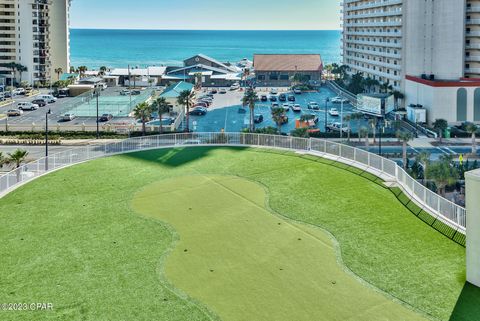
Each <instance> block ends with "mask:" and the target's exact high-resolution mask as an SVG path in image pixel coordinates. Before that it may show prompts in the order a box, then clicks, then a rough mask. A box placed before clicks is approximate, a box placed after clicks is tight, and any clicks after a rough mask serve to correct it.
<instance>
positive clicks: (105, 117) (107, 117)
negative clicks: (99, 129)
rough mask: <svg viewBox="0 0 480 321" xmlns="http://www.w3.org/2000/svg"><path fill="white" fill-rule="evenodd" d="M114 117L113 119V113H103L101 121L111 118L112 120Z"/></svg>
mask: <svg viewBox="0 0 480 321" xmlns="http://www.w3.org/2000/svg"><path fill="white" fill-rule="evenodd" d="M112 119H113V115H112V114H103V115H102V116H101V117H100V119H99V121H101V122H106V121H110V120H112Z"/></svg>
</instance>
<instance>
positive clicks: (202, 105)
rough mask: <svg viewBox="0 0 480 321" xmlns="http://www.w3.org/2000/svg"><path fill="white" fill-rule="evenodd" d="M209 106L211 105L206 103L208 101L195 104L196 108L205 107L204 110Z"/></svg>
mask: <svg viewBox="0 0 480 321" xmlns="http://www.w3.org/2000/svg"><path fill="white" fill-rule="evenodd" d="M208 106H210V103H208V102H206V101H203V100H201V101H199V102H197V103H196V104H195V107H204V108H207V107H208Z"/></svg>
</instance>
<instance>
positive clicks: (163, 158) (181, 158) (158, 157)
mask: <svg viewBox="0 0 480 321" xmlns="http://www.w3.org/2000/svg"><path fill="white" fill-rule="evenodd" d="M218 149H223V150H229V151H234V152H241V151H244V150H247V149H248V147H175V148H167V149H155V150H149V151H142V152H135V153H128V154H123V155H122V156H121V157H125V158H133V159H135V160H139V161H144V162H148V163H154V164H161V165H164V166H168V167H181V166H184V165H187V164H189V163H193V162H196V161H198V160H200V159H202V158H206V157H209V156H210V154H211V152H212V151H213V150H218Z"/></svg>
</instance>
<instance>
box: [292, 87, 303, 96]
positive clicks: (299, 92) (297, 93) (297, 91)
mask: <svg viewBox="0 0 480 321" xmlns="http://www.w3.org/2000/svg"><path fill="white" fill-rule="evenodd" d="M293 93H294V94H295V95H301V94H302V91H301V90H300V89H298V88H295V89H294V90H293Z"/></svg>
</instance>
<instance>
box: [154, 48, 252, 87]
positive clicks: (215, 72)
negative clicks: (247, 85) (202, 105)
mask: <svg viewBox="0 0 480 321" xmlns="http://www.w3.org/2000/svg"><path fill="white" fill-rule="evenodd" d="M197 75H201V77H202V85H203V86H206V87H228V86H231V85H232V84H234V83H236V82H239V81H241V80H242V77H243V70H242V69H241V68H239V67H237V66H232V65H230V64H227V63H222V62H219V61H217V60H215V59H213V58H211V57H208V56H205V55H202V54H198V55H195V56H193V57H191V58H188V59H185V60H184V62H183V67H168V68H167V71H166V73H165V75H164V76H163V77H162V85H169V84H171V83H174V82H178V81H188V82H191V83H196V81H197V80H196V77H197Z"/></svg>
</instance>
